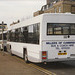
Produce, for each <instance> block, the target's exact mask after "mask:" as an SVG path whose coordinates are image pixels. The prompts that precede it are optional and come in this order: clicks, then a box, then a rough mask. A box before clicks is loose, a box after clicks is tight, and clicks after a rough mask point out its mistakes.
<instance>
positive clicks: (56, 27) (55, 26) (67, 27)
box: [47, 23, 75, 35]
mask: <svg viewBox="0 0 75 75" xmlns="http://www.w3.org/2000/svg"><path fill="white" fill-rule="evenodd" d="M73 34H75V24H70V23H65V24H63V23H47V35H73Z"/></svg>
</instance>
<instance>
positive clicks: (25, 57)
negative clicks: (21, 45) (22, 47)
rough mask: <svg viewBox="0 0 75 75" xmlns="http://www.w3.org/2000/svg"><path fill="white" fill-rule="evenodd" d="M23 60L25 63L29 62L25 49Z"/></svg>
mask: <svg viewBox="0 0 75 75" xmlns="http://www.w3.org/2000/svg"><path fill="white" fill-rule="evenodd" d="M24 60H25V62H26V63H29V60H28V54H27V51H25V55H24Z"/></svg>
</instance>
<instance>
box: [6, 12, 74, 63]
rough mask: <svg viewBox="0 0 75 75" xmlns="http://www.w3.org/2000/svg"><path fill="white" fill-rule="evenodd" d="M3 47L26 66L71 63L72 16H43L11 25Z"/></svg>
mask: <svg viewBox="0 0 75 75" xmlns="http://www.w3.org/2000/svg"><path fill="white" fill-rule="evenodd" d="M7 44H8V45H9V47H10V51H11V53H12V54H15V55H17V56H20V57H22V58H25V61H26V62H28V61H31V62H36V63H40V62H54V61H66V60H75V15H74V14H63V13H61V14H60V13H59V14H53V13H51V14H48V13H46V14H42V15H40V16H37V17H34V18H32V19H29V20H27V21H24V22H20V23H18V24H15V25H12V26H11V27H10V28H9V31H8V42H7Z"/></svg>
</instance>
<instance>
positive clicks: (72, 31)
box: [71, 24, 75, 34]
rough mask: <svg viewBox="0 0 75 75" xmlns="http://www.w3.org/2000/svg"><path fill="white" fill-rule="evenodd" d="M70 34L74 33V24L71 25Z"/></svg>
mask: <svg viewBox="0 0 75 75" xmlns="http://www.w3.org/2000/svg"><path fill="white" fill-rule="evenodd" d="M71 34H75V25H74V24H72V25H71Z"/></svg>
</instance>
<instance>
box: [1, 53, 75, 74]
mask: <svg viewBox="0 0 75 75" xmlns="http://www.w3.org/2000/svg"><path fill="white" fill-rule="evenodd" d="M0 75H75V61H67V62H54V63H47V64H46V65H45V64H43V63H40V64H34V63H30V64H26V63H25V62H24V60H23V59H21V58H19V57H16V56H10V54H8V53H5V56H3V55H2V52H0Z"/></svg>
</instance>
